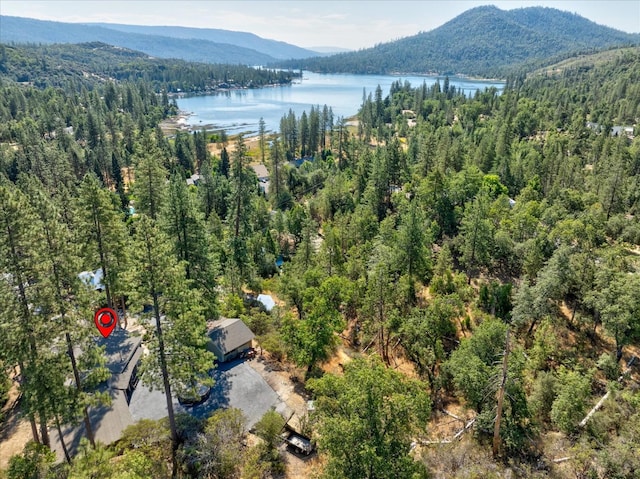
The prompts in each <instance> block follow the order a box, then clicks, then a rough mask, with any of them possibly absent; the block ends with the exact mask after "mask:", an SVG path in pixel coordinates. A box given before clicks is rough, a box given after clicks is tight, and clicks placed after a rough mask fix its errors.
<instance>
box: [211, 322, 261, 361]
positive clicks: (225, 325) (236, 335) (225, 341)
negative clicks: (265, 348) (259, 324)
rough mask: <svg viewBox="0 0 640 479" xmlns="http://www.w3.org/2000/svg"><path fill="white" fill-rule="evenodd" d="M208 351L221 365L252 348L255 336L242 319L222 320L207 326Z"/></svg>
mask: <svg viewBox="0 0 640 479" xmlns="http://www.w3.org/2000/svg"><path fill="white" fill-rule="evenodd" d="M207 327H208V330H207V335H208V336H209V343H208V344H207V349H208V350H209V351H211V352H212V353H213V354H215V355H216V358H218V361H219V362H221V363H224V362H227V361H231V360H232V359H234V358H237V357H238V356H239V355H240V354H241V353H242V352H243V351H246V350H248V349H250V348H251V347H252V342H253V338H255V335H254V334H253V332H252V331H251V330H250V329H249V327H248V326H247V325H246V324H244V322H243V321H242V320H241V319H240V318H220V319H218V320H217V321H211V322H209V323H208V324H207Z"/></svg>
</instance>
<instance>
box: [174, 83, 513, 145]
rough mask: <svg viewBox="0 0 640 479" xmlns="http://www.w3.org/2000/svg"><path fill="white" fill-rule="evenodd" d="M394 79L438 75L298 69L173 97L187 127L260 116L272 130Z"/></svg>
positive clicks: (234, 126) (468, 88)
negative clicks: (276, 79)
mask: <svg viewBox="0 0 640 479" xmlns="http://www.w3.org/2000/svg"><path fill="white" fill-rule="evenodd" d="M397 80H401V81H402V82H403V83H404V81H405V80H406V81H409V82H410V83H411V85H412V86H414V87H415V86H418V85H422V82H426V84H427V86H430V85H433V84H434V83H435V82H436V81H438V80H440V84H441V85H442V84H443V83H444V78H443V77H434V76H415V75H413V76H412V75H405V76H392V75H351V74H320V73H312V72H307V71H305V72H303V79H302V81H299V82H296V83H293V84H291V85H287V86H278V87H266V88H258V89H251V90H231V91H225V92H220V93H216V94H213V95H200V96H187V97H181V98H178V99H177V100H176V101H177V103H178V107H179V108H180V110H183V111H186V112H189V113H191V116H189V118H188V119H187V123H188V124H189V125H191V126H192V127H193V128H200V127H203V126H206V127H207V129H214V130H221V129H224V130H226V131H227V132H228V133H239V132H244V133H247V134H254V133H256V132H257V131H258V122H259V121H260V118H261V117H262V118H264V122H265V126H266V128H267V130H268V131H278V130H279V128H280V119H281V118H282V117H283V116H284V115H286V114H287V113H288V112H289V109H291V110H293V111H294V112H295V114H296V117H298V118H299V117H300V115H301V114H302V112H303V111H305V110H306V111H307V113H308V112H309V110H311V107H312V106H318V105H319V106H320V107H321V108H322V107H323V106H324V105H325V104H326V105H327V106H330V107H331V108H332V110H333V116H334V119H337V118H338V117H341V116H342V117H345V118H347V117H350V116H353V115H355V114H356V113H357V112H358V108H360V105H361V104H362V92H363V89H365V90H366V92H367V95H368V94H369V92H371V93H372V94H375V89H376V88H377V86H378V85H380V87H381V88H382V93H383V98H384V97H386V96H387V95H388V94H389V88H390V87H391V84H392V83H393V82H395V81H397ZM449 84H450V85H452V86H455V87H456V88H462V89H463V91H464V92H465V94H467V95H473V94H474V93H475V92H476V90H484V89H485V88H488V87H491V86H494V87H496V88H497V89H498V90H499V91H502V90H503V89H504V82H499V81H484V80H471V79H467V78H459V77H449Z"/></svg>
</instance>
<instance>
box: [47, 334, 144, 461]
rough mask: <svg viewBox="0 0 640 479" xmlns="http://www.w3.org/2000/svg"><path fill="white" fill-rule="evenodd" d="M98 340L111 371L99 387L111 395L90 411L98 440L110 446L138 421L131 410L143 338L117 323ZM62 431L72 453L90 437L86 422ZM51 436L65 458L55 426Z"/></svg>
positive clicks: (60, 454) (58, 454) (57, 451)
mask: <svg viewBox="0 0 640 479" xmlns="http://www.w3.org/2000/svg"><path fill="white" fill-rule="evenodd" d="M97 341H98V345H99V346H102V347H103V348H104V353H105V357H106V363H105V366H106V368H107V369H109V371H110V372H111V376H110V377H109V378H108V379H107V380H106V381H105V382H104V383H102V384H101V385H100V387H99V388H98V390H99V391H101V392H105V393H107V394H108V395H109V397H110V404H101V405H97V406H91V407H89V411H88V412H89V419H90V421H91V426H92V428H93V433H94V437H95V440H96V441H97V442H101V443H103V444H106V445H108V444H111V443H113V442H115V441H117V440H119V439H120V437H121V436H122V431H124V430H125V429H126V428H127V427H128V426H130V425H132V424H133V423H134V422H135V421H134V419H133V416H132V415H131V412H130V411H129V401H130V400H131V395H132V394H133V391H134V390H135V388H136V386H137V384H138V374H137V372H138V363H139V362H140V358H141V357H142V337H141V336H135V335H132V334H130V333H129V332H128V331H127V330H125V329H122V328H121V327H120V326H116V327H115V329H114V330H113V331H112V333H111V334H110V335H109V337H107V338H102V337H100V338H99V339H98V340H97ZM80 354H82V352H81V351H78V355H80ZM63 434H64V440H65V444H66V445H67V448H68V449H69V451H70V452H71V454H75V453H76V452H77V451H78V448H79V445H80V439H81V438H83V437H87V432H86V429H85V427H84V423H83V422H80V423H79V424H77V425H69V426H66V427H64V428H63ZM51 437H52V446H53V449H54V450H55V451H56V453H57V456H58V458H59V459H63V457H64V456H63V455H62V446H61V443H60V439H59V437H58V432H57V431H56V430H55V429H52V430H51Z"/></svg>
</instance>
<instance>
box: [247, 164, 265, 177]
mask: <svg viewBox="0 0 640 479" xmlns="http://www.w3.org/2000/svg"><path fill="white" fill-rule="evenodd" d="M251 168H253V171H255V172H256V176H257V177H258V178H269V172H268V171H267V167H266V166H264V165H263V164H262V163H260V164H259V165H251Z"/></svg>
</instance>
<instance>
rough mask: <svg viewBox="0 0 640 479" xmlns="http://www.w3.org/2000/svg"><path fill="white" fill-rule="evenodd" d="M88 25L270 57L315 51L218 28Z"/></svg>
mask: <svg viewBox="0 0 640 479" xmlns="http://www.w3.org/2000/svg"><path fill="white" fill-rule="evenodd" d="M87 25H89V26H94V25H95V26H99V27H102V28H108V29H110V30H118V31H121V32H128V33H138V34H142V35H159V36H163V37H171V38H181V39H185V40H189V39H198V40H207V41H210V42H214V43H226V44H229V45H236V46H238V47H242V48H249V49H251V50H255V51H257V52H259V53H264V54H265V55H269V56H271V57H273V58H277V59H282V60H288V59H290V58H307V57H310V56H314V55H316V54H317V53H316V52H315V51H312V50H307V49H305V48H300V47H297V46H295V45H291V44H289V43H285V42H279V41H276V40H269V39H266V38H262V37H259V36H258V35H254V34H253V33H247V32H236V31H232V30H221V29H218V28H190V27H174V26H145V25H122V24H118V23H94V24H91V23H89V24H87Z"/></svg>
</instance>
